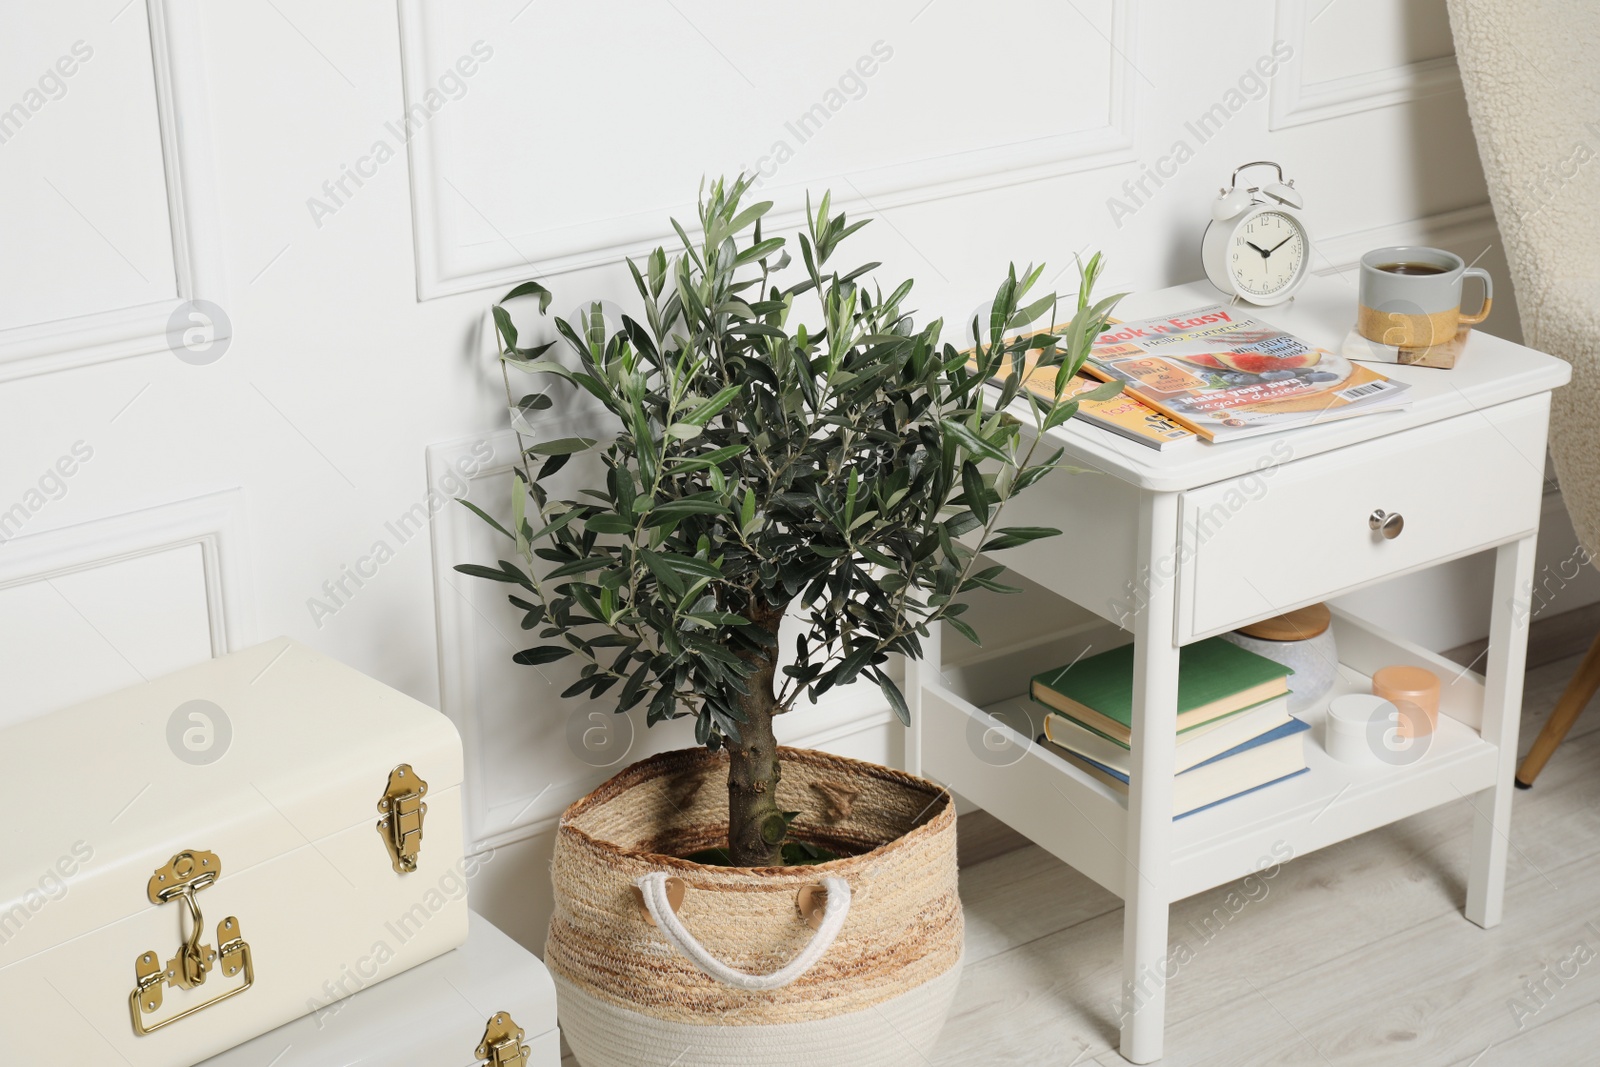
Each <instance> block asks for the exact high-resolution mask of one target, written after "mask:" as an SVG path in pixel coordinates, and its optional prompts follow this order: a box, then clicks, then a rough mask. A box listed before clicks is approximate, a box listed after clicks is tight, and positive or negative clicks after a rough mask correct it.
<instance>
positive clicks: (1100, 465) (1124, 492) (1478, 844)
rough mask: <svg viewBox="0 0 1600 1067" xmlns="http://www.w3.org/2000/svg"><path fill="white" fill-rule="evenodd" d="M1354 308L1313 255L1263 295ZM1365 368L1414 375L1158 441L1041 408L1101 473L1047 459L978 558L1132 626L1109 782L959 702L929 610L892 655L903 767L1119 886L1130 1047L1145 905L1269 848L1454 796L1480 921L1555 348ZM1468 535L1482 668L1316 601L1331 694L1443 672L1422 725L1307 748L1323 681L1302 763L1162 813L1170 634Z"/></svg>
mask: <svg viewBox="0 0 1600 1067" xmlns="http://www.w3.org/2000/svg"><path fill="white" fill-rule="evenodd" d="M1221 299H1222V298H1221V297H1220V296H1219V294H1218V292H1217V290H1215V289H1214V288H1212V287H1211V286H1210V285H1209V284H1208V283H1204V282H1200V283H1195V284H1192V285H1186V286H1180V287H1177V288H1173V289H1168V290H1165V291H1162V292H1157V293H1149V294H1142V295H1140V296H1136V297H1130V298H1129V299H1128V300H1126V301H1125V302H1124V303H1123V305H1122V306H1121V307H1120V308H1119V309H1118V314H1119V316H1121V317H1123V318H1139V317H1143V316H1148V315H1157V314H1163V313H1166V312H1176V311H1182V310H1185V309H1188V308H1192V307H1197V306H1199V305H1202V304H1206V303H1212V302H1217V301H1219V300H1221ZM1354 314H1355V288H1354V285H1353V283H1351V282H1348V281H1345V280H1341V279H1338V278H1313V279H1312V280H1311V281H1310V282H1308V283H1307V285H1306V287H1305V289H1304V290H1303V291H1302V292H1301V294H1300V295H1299V296H1298V297H1297V298H1296V299H1295V300H1294V302H1293V303H1292V304H1291V305H1290V306H1287V307H1276V308H1267V309H1264V310H1263V311H1262V312H1261V313H1260V317H1261V318H1263V319H1265V320H1266V321H1267V322H1270V323H1272V324H1273V325H1275V326H1279V327H1281V328H1283V329H1285V330H1288V331H1290V332H1292V333H1295V334H1298V335H1300V336H1301V337H1303V338H1305V339H1306V340H1308V341H1311V342H1312V343H1314V344H1321V345H1324V346H1326V347H1329V348H1333V349H1335V350H1337V347H1338V345H1339V343H1340V341H1341V340H1342V339H1343V337H1344V334H1345V332H1346V330H1347V329H1348V328H1349V326H1350V325H1351V323H1352V321H1353V319H1354ZM1382 369H1383V370H1384V371H1385V372H1386V373H1389V374H1390V375H1391V376H1392V377H1394V378H1397V379H1402V380H1404V381H1407V382H1409V383H1410V384H1411V386H1412V392H1411V395H1412V396H1413V398H1414V403H1413V404H1412V406H1411V407H1410V408H1409V409H1408V410H1405V411H1399V412H1388V413H1382V414H1376V415H1367V416H1361V417H1358V418H1352V419H1346V420H1343V421H1336V422H1330V423H1327V424H1324V425H1321V426H1314V427H1309V428H1306V429H1301V430H1294V431H1289V432H1287V433H1283V434H1278V435H1269V436H1263V437H1256V438H1251V439H1248V440H1245V441H1240V442H1235V443H1233V444H1227V445H1207V444H1202V443H1199V442H1193V443H1192V444H1191V446H1187V447H1183V448H1179V449H1176V450H1168V451H1164V452H1157V451H1156V450H1154V449H1149V448H1145V447H1143V446H1141V445H1138V444H1135V443H1132V442H1129V441H1124V440H1122V439H1121V438H1119V437H1116V436H1115V435H1113V434H1109V433H1106V432H1105V431H1102V430H1098V429H1095V428H1094V427H1091V426H1087V425H1085V424H1084V423H1082V422H1081V421H1077V420H1073V421H1071V422H1069V423H1068V424H1067V425H1066V426H1063V427H1060V428H1059V429H1057V430H1053V431H1051V432H1050V435H1051V438H1052V439H1053V441H1054V443H1055V444H1057V445H1059V446H1060V447H1063V448H1065V449H1066V456H1065V457H1064V462H1066V463H1069V464H1072V465H1075V466H1079V467H1084V468H1090V469H1091V470H1092V471H1097V472H1100V473H1087V474H1072V473H1067V472H1057V473H1055V474H1052V475H1051V476H1050V477H1048V478H1046V479H1045V480H1044V481H1043V482H1041V483H1040V484H1038V485H1037V486H1035V487H1034V488H1033V489H1031V490H1029V491H1028V492H1026V493H1024V494H1022V495H1021V496H1019V497H1018V498H1017V500H1016V501H1015V502H1014V503H1013V504H1011V505H1009V506H1008V508H1007V511H1006V514H1005V519H1004V523H1005V525H1016V526H1050V527H1055V528H1058V529H1060V530H1062V531H1064V534H1065V536H1063V537H1059V538H1050V539H1047V540H1044V541H1037V542H1033V543H1031V544H1029V545H1026V546H1023V547H1021V548H1017V549H1013V550H1010V551H1006V552H1000V553H998V554H996V556H995V559H996V561H997V562H1001V563H1005V564H1006V565H1007V566H1008V567H1010V568H1012V569H1013V570H1015V571H1016V572H1018V573H1020V574H1022V575H1024V576H1026V577H1028V578H1030V579H1032V580H1033V581H1035V582H1037V583H1039V584H1040V585H1042V586H1044V587H1045V588H1047V589H1049V590H1050V591H1052V592H1054V593H1057V594H1059V595H1060V596H1062V597H1065V598H1066V599H1068V600H1071V601H1073V602H1074V603H1076V604H1078V605H1080V606H1082V607H1083V608H1086V609H1088V610H1089V611H1091V612H1094V613H1095V614H1096V615H1098V616H1100V618H1102V619H1104V620H1107V622H1108V623H1111V624H1115V626H1107V627H1105V628H1104V632H1103V633H1101V634H1099V635H1092V636H1093V637H1094V639H1095V640H1097V641H1099V642H1100V643H1099V644H1098V645H1096V648H1095V650H1096V651H1099V650H1101V649H1102V648H1104V647H1106V642H1107V641H1109V642H1110V643H1113V644H1114V643H1120V642H1119V640H1118V638H1117V636H1116V635H1117V634H1118V632H1119V628H1120V630H1121V631H1126V632H1124V633H1122V634H1121V638H1120V641H1123V642H1125V641H1126V637H1127V632H1131V634H1132V635H1133V640H1134V643H1135V655H1134V708H1133V753H1132V759H1133V768H1134V770H1133V774H1132V789H1131V790H1130V794H1129V796H1128V798H1127V800H1126V801H1124V800H1123V799H1122V798H1121V797H1119V796H1118V795H1117V794H1116V793H1114V792H1112V791H1111V790H1109V789H1107V788H1106V787H1104V786H1102V785H1100V784H1099V783H1098V782H1096V781H1094V780H1092V779H1090V778H1089V777H1088V776H1087V775H1085V774H1083V773H1081V772H1079V771H1078V770H1077V769H1076V768H1074V767H1072V766H1069V765H1068V764H1067V763H1066V762H1064V761H1062V760H1060V759H1058V758H1057V757H1055V756H1053V755H1052V754H1050V753H1049V752H1048V751H1045V750H1044V749H1042V748H1040V747H1039V746H1038V745H1035V744H1032V743H1031V738H1030V737H1026V736H1021V735H1020V734H1019V733H1017V732H1016V731H1012V730H1010V729H1009V728H1008V727H1006V726H1003V725H1000V724H999V722H998V721H997V720H996V719H995V718H993V717H991V716H990V715H988V714H987V713H986V712H985V710H983V709H982V708H980V707H978V706H977V705H976V704H974V703H973V702H971V701H969V700H968V699H967V698H966V696H964V695H963V693H962V692H960V691H959V690H962V689H963V688H965V687H964V686H963V684H962V683H961V680H960V679H959V678H956V679H952V678H947V677H945V675H944V674H943V672H942V671H941V666H942V662H943V661H942V657H941V650H940V643H939V640H938V637H937V634H936V635H935V638H934V639H933V640H932V641H930V642H928V644H927V648H926V650H925V651H926V659H925V660H924V661H923V662H921V663H913V664H909V665H908V676H907V688H908V694H909V697H910V701H911V707H912V728H911V731H910V735H909V737H908V739H907V760H908V763H909V765H910V769H911V770H912V771H914V772H918V773H922V774H926V775H929V776H931V777H933V778H935V779H938V780H939V781H941V782H944V783H946V784H948V785H950V786H951V787H952V788H954V789H955V790H957V791H958V792H960V793H962V794H963V795H965V796H966V797H968V798H970V799H971V800H973V801H975V802H976V803H978V804H979V805H981V806H982V807H983V808H985V809H986V810H988V811H989V812H991V813H992V814H993V815H995V816H996V817H998V818H999V819H1001V820H1002V821H1004V822H1006V823H1008V824H1009V825H1010V826H1012V827H1014V828H1015V829H1017V830H1018V831H1020V832H1021V833H1023V834H1026V835H1027V836H1028V837H1029V838H1031V839H1032V840H1033V841H1034V842H1036V843H1038V844H1039V845H1041V846H1042V847H1044V848H1045V849H1047V850H1049V851H1050V852H1051V853H1053V854H1054V855H1056V856H1057V857H1059V858H1060V859H1062V860H1063V861H1064V862H1066V863H1068V864H1071V865H1072V866H1073V867H1074V868H1076V869H1077V870H1079V871H1081V872H1082V873H1084V874H1085V875H1087V876H1088V877H1090V878H1093V879H1094V880H1095V881H1096V882H1099V883H1100V884H1101V885H1103V886H1105V887H1106V888H1107V889H1108V890H1110V891H1111V892H1113V893H1116V894H1118V895H1119V896H1121V897H1122V899H1123V900H1124V901H1125V902H1126V905H1127V911H1126V918H1125V926H1124V931H1125V932H1124V937H1123V977H1124V986H1123V989H1124V1005H1125V1007H1124V1016H1123V1024H1122V1041H1121V1051H1122V1054H1123V1055H1124V1056H1125V1057H1127V1058H1128V1059H1130V1060H1132V1061H1133V1062H1135V1063H1149V1062H1151V1061H1153V1060H1155V1059H1158V1058H1159V1057H1160V1056H1161V1040H1162V1017H1163V1013H1164V1008H1165V985H1166V980H1167V978H1166V971H1167V968H1166V961H1165V957H1166V954H1167V906H1168V904H1169V903H1171V902H1172V901H1175V900H1180V899H1182V898H1184V897H1187V896H1190V895H1192V894H1195V893H1199V892H1201V891H1203V890H1206V889H1209V888H1211V887H1213V886H1217V885H1221V884H1224V883H1227V882H1230V881H1233V880H1236V879H1238V878H1241V877H1244V876H1245V875H1247V874H1250V873H1252V872H1253V871H1256V870H1258V869H1259V868H1260V867H1261V866H1262V865H1264V864H1268V863H1272V862H1275V861H1277V860H1279V859H1282V858H1283V855H1284V851H1285V850H1288V853H1289V854H1292V855H1296V856H1298V855H1303V854H1304V853H1306V852H1310V851H1312V850H1314V849H1318V848H1321V847H1323V846H1324V845H1329V844H1332V843H1334V842H1336V841H1341V840H1344V839H1345V838H1348V837H1352V836H1354V835H1356V834H1360V833H1364V832H1365V831H1367V830H1371V829H1374V828H1375V827H1379V826H1383V825H1385V824H1387V823H1390V822H1393V821H1395V820H1396V819H1402V818H1405V817H1406V816H1408V815H1412V814H1415V813H1416V812H1419V811H1423V810H1425V809H1427V808H1431V807H1434V806H1436V805H1439V804H1444V803H1447V802H1449V801H1454V800H1460V799H1463V798H1466V799H1467V800H1468V801H1469V802H1470V803H1471V804H1472V805H1473V807H1474V808H1475V809H1476V811H1477V818H1476V826H1475V830H1474V836H1473V855H1472V866H1471V874H1470V878H1469V881H1468V886H1467V900H1466V915H1467V918H1469V919H1471V920H1472V921H1473V922H1475V923H1477V924H1478V925H1480V926H1485V927H1488V926H1493V925H1495V924H1496V923H1498V922H1499V921H1500V907H1501V899H1502V896H1503V892H1504V886H1505V866H1506V850H1507V846H1508V838H1507V834H1508V833H1509V831H1510V820H1511V796H1512V772H1513V769H1514V767H1515V763H1516V754H1517V747H1516V746H1517V720H1518V713H1519V710H1520V705H1521V699H1522V674H1523V656H1524V652H1525V649H1526V645H1527V621H1528V620H1527V610H1526V603H1527V600H1526V598H1527V590H1528V588H1529V585H1530V582H1531V578H1532V571H1533V558H1534V541H1535V537H1536V535H1537V532H1538V526H1539V506H1540V498H1541V495H1542V491H1543V473H1544V452H1545V432H1546V423H1547V419H1548V414H1549V408H1550V391H1551V390H1553V389H1555V388H1557V387H1559V386H1561V385H1563V384H1565V383H1566V382H1567V380H1568V378H1569V377H1570V371H1569V368H1568V366H1567V365H1566V364H1565V363H1563V362H1561V361H1560V360H1558V359H1554V358H1552V357H1550V356H1547V355H1543V354H1541V353H1539V352H1534V351H1532V350H1530V349H1527V348H1524V347H1522V346H1520V345H1516V344H1512V343H1511V342H1508V341H1504V340H1501V339H1499V338H1496V337H1491V336H1488V335H1485V334H1481V333H1480V334H1478V335H1476V336H1474V337H1473V339H1472V341H1471V342H1470V343H1469V345H1468V347H1467V351H1466V353H1465V354H1464V356H1463V357H1462V359H1461V361H1460V363H1459V364H1458V365H1457V366H1456V368H1455V369H1453V370H1447V371H1446V370H1430V369H1426V368H1417V367H1384V368H1382ZM1375 511H1383V512H1386V513H1394V512H1399V513H1400V514H1401V515H1402V516H1403V517H1404V527H1403V529H1402V530H1401V532H1400V534H1399V536H1397V537H1395V538H1393V539H1385V538H1384V537H1383V536H1382V535H1381V534H1379V533H1376V532H1374V530H1373V529H1372V528H1371V527H1370V525H1369V517H1370V516H1371V515H1372V514H1373V512H1375ZM1487 548H1495V549H1496V550H1497V551H1496V556H1495V576H1494V604H1493V611H1492V621H1491V630H1490V646H1489V652H1488V656H1487V659H1486V662H1485V667H1486V670H1485V673H1484V675H1483V676H1481V677H1480V676H1478V675H1476V674H1471V673H1466V672H1462V671H1461V669H1460V668H1459V667H1457V666H1456V665H1455V664H1452V663H1450V662H1448V661H1447V660H1444V659H1443V658H1441V657H1440V656H1437V655H1435V654H1434V653H1432V652H1429V651H1427V650H1425V649H1423V648H1420V647H1418V646H1416V645H1414V644H1412V643H1410V642H1408V641H1406V640H1404V639H1402V638H1400V637H1398V636H1396V635H1393V634H1389V633H1386V632H1383V631H1382V630H1380V629H1378V628H1376V627H1373V626H1371V625H1370V624H1367V623H1365V622H1362V621H1361V620H1358V619H1355V618H1353V617H1350V616H1348V615H1344V614H1339V613H1336V616H1335V634H1336V638H1337V642H1338V646H1339V653H1340V657H1339V658H1340V661H1341V666H1342V670H1341V673H1342V675H1343V678H1342V679H1341V682H1340V683H1339V685H1338V686H1337V687H1336V688H1335V691H1334V695H1336V694H1337V693H1339V692H1348V691H1351V690H1353V689H1354V690H1365V687H1366V685H1367V684H1368V680H1369V676H1370V674H1371V673H1372V672H1373V671H1375V670H1376V669H1378V668H1379V667H1383V666H1386V665H1389V664H1393V663H1412V664H1417V665H1420V666H1424V667H1427V668H1429V669H1430V670H1432V671H1434V673H1436V674H1438V675H1439V676H1440V678H1441V679H1442V681H1443V683H1444V692H1443V695H1442V697H1441V714H1440V721H1439V727H1438V729H1437V730H1436V731H1435V733H1434V735H1433V737H1432V739H1431V742H1430V744H1429V746H1428V748H1427V750H1426V753H1425V754H1424V755H1423V756H1422V758H1420V759H1419V760H1416V761H1415V762H1410V763H1407V764H1404V765H1387V764H1386V765H1383V766H1381V767H1374V768H1354V767H1351V766H1349V765H1346V764H1341V763H1336V762H1334V761H1333V760H1332V759H1330V758H1329V757H1328V756H1327V754H1326V753H1325V752H1323V750H1322V748H1321V729H1320V726H1321V724H1320V721H1318V720H1320V718H1321V716H1322V714H1323V713H1324V712H1325V704H1324V706H1323V708H1321V709H1318V710H1317V711H1315V712H1314V713H1312V714H1310V715H1308V716H1306V717H1307V718H1308V719H1310V720H1312V721H1313V726H1314V727H1315V730H1314V732H1313V733H1312V734H1310V735H1309V736H1308V738H1307V741H1306V754H1307V763H1308V764H1309V766H1310V772H1309V773H1307V774H1303V775H1300V776H1299V777H1297V778H1294V779H1291V780H1289V781H1287V782H1283V783H1280V784H1278V785H1275V786H1271V787H1268V788H1266V789H1262V790H1260V791H1258V792H1255V793H1251V794H1248V795H1246V796H1243V797H1240V798H1238V799H1235V800H1232V801H1228V802H1225V803H1223V804H1221V805H1218V806H1217V807H1214V808H1211V809H1209V810H1206V811H1202V812H1199V813H1197V814H1195V815H1192V816H1190V817H1187V818H1183V819H1179V820H1174V819H1173V818H1172V817H1171V815H1172V785H1173V760H1174V747H1175V741H1174V738H1175V731H1176V727H1175V714H1176V712H1175V705H1176V700H1177V677H1178V675H1177V667H1178V649H1179V648H1180V647H1181V646H1183V645H1186V644H1189V643H1191V642H1193V641H1196V640H1199V639H1201V638H1204V637H1208V636H1210V635H1212V634H1217V633H1221V632H1223V631H1226V630H1231V629H1234V628H1235V627H1238V626H1241V625H1244V624H1246V623H1250V622H1253V621H1256V620H1258V619H1262V618H1266V617H1268V616H1272V615H1276V614H1279V613H1281V612H1284V611H1288V610H1290V609H1292V608H1297V607H1301V606H1303V605H1306V604H1310V603H1315V602H1317V601H1320V600H1325V599H1327V598H1329V597H1333V596H1337V595H1338V594H1341V593H1346V592H1350V591H1352V590H1355V589H1359V588H1361V587H1363V586H1367V585H1371V584H1373V583H1375V582H1380V581H1383V580H1385V579H1387V578H1392V577H1395V576H1396V575H1400V574H1405V573H1407V572H1410V571H1415V570H1419V569H1421V568H1424V567H1429V566H1432V565H1434V564H1437V563H1442V562H1444V561H1446V560H1450V559H1454V558H1456V557H1459V556H1463V555H1467V554H1468V553H1472V552H1478V551H1481V550H1483V549H1487ZM1051 665H1052V664H1045V665H1044V667H1048V666H1051ZM1041 669H1043V667H1042V668H1041ZM952 673H953V674H955V675H960V674H962V673H963V672H952ZM965 673H967V674H971V673H972V672H965ZM991 673H993V672H991ZM1014 680H1015V686H1014V688H1013V689H1011V690H1010V692H1012V693H1014V694H1016V693H1020V694H1021V695H1022V697H1023V699H1022V700H1021V701H1019V700H1017V699H1015V698H1013V699H1011V700H1009V701H1004V702H1001V704H999V705H997V704H995V703H993V702H992V701H987V698H986V697H980V698H979V699H980V701H987V706H988V708H989V710H991V711H995V710H999V709H1000V708H1001V707H1007V708H1010V709H1017V708H1019V707H1021V706H1023V705H1025V703H1026V700H1025V698H1026V692H1025V690H1026V688H1027V683H1028V679H1027V676H1026V675H1021V676H1014ZM990 681H991V683H992V682H993V679H992V678H991V679H990ZM979 688H983V687H979ZM988 688H989V689H991V690H992V688H993V685H992V684H990V685H989V686H988ZM997 739H998V747H997ZM1007 746H1010V747H1009V749H1008V748H1007Z"/></svg>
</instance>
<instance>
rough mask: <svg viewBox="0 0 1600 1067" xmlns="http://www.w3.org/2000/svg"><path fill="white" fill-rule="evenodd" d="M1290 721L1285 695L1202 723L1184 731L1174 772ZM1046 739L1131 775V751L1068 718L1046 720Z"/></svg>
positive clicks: (1051, 716)
mask: <svg viewBox="0 0 1600 1067" xmlns="http://www.w3.org/2000/svg"><path fill="white" fill-rule="evenodd" d="M1288 721H1289V697H1288V695H1287V694H1285V695H1283V696H1279V697H1273V698H1272V699H1271V700H1264V701H1262V702H1261V703H1260V704H1257V705H1255V706H1254V707H1251V708H1246V709H1244V710H1243V711H1240V712H1237V713H1235V714H1233V715H1225V716H1223V717H1222V718H1220V719H1213V720H1212V721H1211V722H1208V723H1202V724H1201V725H1199V726H1196V727H1194V728H1193V729H1191V730H1184V731H1183V732H1182V733H1180V734H1178V753H1177V762H1176V763H1175V765H1174V772H1175V773H1177V774H1182V773H1183V772H1184V771H1186V770H1188V769H1189V768H1191V767H1196V766H1199V765H1200V764H1202V763H1204V762H1205V761H1206V760H1208V759H1211V758H1212V757H1213V756H1218V755H1221V754H1222V753H1224V752H1227V751H1228V750H1229V749H1232V748H1237V747H1239V746H1240V745H1242V744H1244V743H1245V742H1246V741H1249V740H1250V739H1251V738H1255V737H1260V736H1261V735H1262V734H1264V733H1267V732H1268V731H1271V730H1275V729H1277V728H1278V727H1280V726H1282V725H1283V724H1284V723H1286V722H1288ZM1044 735H1045V737H1046V738H1048V739H1049V741H1050V742H1051V743H1052V744H1056V745H1060V746H1061V747H1062V748H1064V749H1066V750H1067V751H1069V752H1076V753H1077V754H1078V755H1080V756H1083V757H1084V758H1085V759H1090V760H1093V761H1094V762H1095V763H1098V764H1100V765H1101V766H1104V767H1109V768H1110V769H1111V770H1114V771H1117V772H1118V773H1120V774H1128V773H1130V772H1129V767H1130V766H1131V763H1132V758H1133V754H1132V753H1131V752H1129V751H1128V749H1126V748H1124V747H1123V746H1122V745H1119V744H1117V742H1115V741H1113V740H1111V739H1110V738H1109V737H1106V736H1105V735H1103V734H1099V733H1096V732H1095V731H1093V730H1091V729H1089V728H1088V727H1087V726H1081V725H1079V724H1078V723H1076V722H1073V721H1072V720H1071V719H1069V718H1067V717H1066V716H1065V715H1057V714H1054V713H1052V714H1050V715H1047V716H1045V720H1044Z"/></svg>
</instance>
